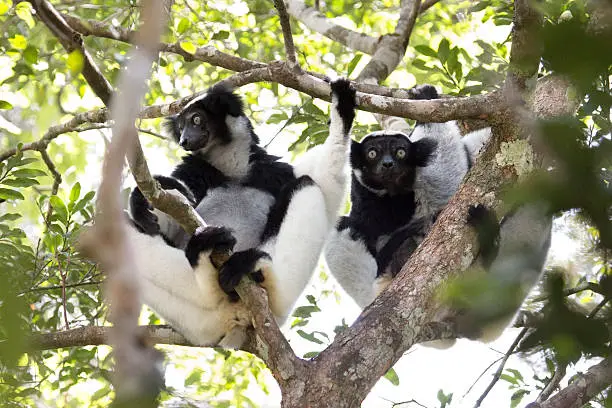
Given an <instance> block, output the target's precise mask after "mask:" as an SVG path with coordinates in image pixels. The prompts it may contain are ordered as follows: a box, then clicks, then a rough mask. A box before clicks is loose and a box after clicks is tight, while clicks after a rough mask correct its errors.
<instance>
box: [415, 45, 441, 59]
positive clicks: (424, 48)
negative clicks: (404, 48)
mask: <svg viewBox="0 0 612 408" xmlns="http://www.w3.org/2000/svg"><path fill="white" fill-rule="evenodd" d="M414 49H415V50H417V51H418V52H419V53H420V54H423V55H427V56H428V57H433V58H438V53H437V52H436V51H434V50H433V49H432V48H431V47H429V46H428V45H416V46H415V47H414Z"/></svg>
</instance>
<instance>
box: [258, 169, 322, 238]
mask: <svg viewBox="0 0 612 408" xmlns="http://www.w3.org/2000/svg"><path fill="white" fill-rule="evenodd" d="M314 184H315V182H314V181H313V180H312V178H310V176H302V177H300V178H297V179H295V180H293V181H291V182H289V183H287V184H285V185H284V186H283V188H282V190H281V191H280V194H279V195H278V198H277V199H276V202H275V203H274V205H273V206H272V208H270V213H269V214H268V221H267V223H266V227H265V228H264V231H263V233H262V234H261V242H265V241H266V240H267V239H268V238H270V237H273V236H276V235H278V232H279V231H280V226H281V224H282V223H283V220H284V219H285V214H287V209H288V208H289V203H290V202H291V199H292V198H293V195H294V194H295V193H297V192H298V191H300V190H301V189H303V188H304V187H308V186H312V185H314Z"/></svg>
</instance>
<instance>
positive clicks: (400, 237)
mask: <svg viewBox="0 0 612 408" xmlns="http://www.w3.org/2000/svg"><path fill="white" fill-rule="evenodd" d="M424 224H425V220H423V219H422V218H415V219H413V220H411V221H410V222H409V223H408V224H406V225H404V226H403V227H400V228H398V229H396V230H395V231H393V233H392V234H391V237H390V238H389V240H388V241H387V243H386V244H385V245H384V246H383V247H382V248H381V249H380V250H379V251H378V253H377V254H376V265H377V268H378V271H377V274H376V275H377V276H381V275H383V274H384V273H386V272H387V267H388V266H389V265H390V264H391V262H392V261H393V260H394V258H395V255H396V253H397V251H398V249H399V248H400V247H403V248H404V249H405V251H404V252H406V253H410V254H412V253H413V252H414V251H415V250H416V248H417V246H419V242H418V241H417V240H416V239H415V237H417V236H419V235H420V234H421V232H422V231H423V228H424ZM405 261H407V259H402V260H398V262H397V263H398V264H401V265H403V264H404V263H405ZM389 272H390V273H391V276H393V277H395V276H396V275H397V273H398V272H399V270H395V269H393V270H391V271H389Z"/></svg>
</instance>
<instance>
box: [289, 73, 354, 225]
mask: <svg viewBox="0 0 612 408" xmlns="http://www.w3.org/2000/svg"><path fill="white" fill-rule="evenodd" d="M330 86H331V88H332V104H331V109H330V126H329V136H328V137H327V139H326V140H325V143H323V144H322V145H319V146H316V147H314V148H312V149H310V150H309V151H308V152H306V153H305V154H304V156H303V157H302V158H301V159H300V160H299V162H298V163H296V165H295V173H296V175H297V176H301V175H304V174H306V175H309V176H310V177H311V178H312V179H313V180H314V182H315V183H316V184H317V185H318V186H319V187H320V188H321V191H322V192H323V196H324V197H325V203H326V206H327V216H328V219H329V221H330V223H335V221H336V219H337V217H338V211H339V209H340V206H341V204H342V203H343V201H344V199H345V196H346V185H347V177H348V150H349V146H350V137H349V134H350V131H351V126H352V124H353V119H354V118H355V90H354V89H353V88H352V87H351V85H350V82H349V81H348V80H347V79H339V80H336V81H334V82H332V83H331V84H330Z"/></svg>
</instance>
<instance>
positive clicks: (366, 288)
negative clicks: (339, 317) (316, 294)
mask: <svg viewBox="0 0 612 408" xmlns="http://www.w3.org/2000/svg"><path fill="white" fill-rule="evenodd" d="M349 234H350V231H349V229H345V230H343V231H337V230H334V231H333V232H332V234H331V236H330V238H329V240H328V242H327V244H326V246H325V261H326V263H327V266H328V268H329V270H330V271H332V272H333V273H334V277H335V278H336V280H337V281H338V283H340V285H341V286H342V288H343V289H344V290H345V291H346V293H347V294H348V295H349V296H350V297H352V298H353V299H354V300H355V302H356V303H357V304H358V305H359V307H361V308H364V307H366V306H367V305H369V304H370V303H372V301H373V300H374V298H375V297H376V293H375V291H374V286H373V285H372V282H374V280H375V279H376V261H375V260H374V257H372V255H371V254H370V253H369V252H368V250H367V248H366V246H365V244H364V243H363V242H362V241H361V240H354V239H352V238H351V236H350V235H349Z"/></svg>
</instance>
